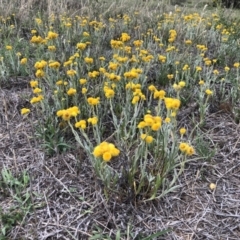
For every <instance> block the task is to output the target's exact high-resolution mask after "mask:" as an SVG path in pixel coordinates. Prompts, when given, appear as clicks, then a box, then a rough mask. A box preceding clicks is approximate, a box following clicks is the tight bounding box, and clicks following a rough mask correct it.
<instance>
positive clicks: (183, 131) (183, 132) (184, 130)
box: [179, 128, 187, 135]
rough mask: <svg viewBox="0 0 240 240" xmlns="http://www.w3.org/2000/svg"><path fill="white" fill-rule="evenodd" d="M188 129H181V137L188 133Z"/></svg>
mask: <svg viewBox="0 0 240 240" xmlns="http://www.w3.org/2000/svg"><path fill="white" fill-rule="evenodd" d="M186 131H187V129H186V128H180V130H179V132H180V134H181V135H184V134H185V133H186Z"/></svg>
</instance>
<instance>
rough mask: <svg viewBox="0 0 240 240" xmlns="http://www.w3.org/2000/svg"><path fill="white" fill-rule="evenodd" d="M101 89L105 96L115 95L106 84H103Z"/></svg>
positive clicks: (111, 96)
mask: <svg viewBox="0 0 240 240" xmlns="http://www.w3.org/2000/svg"><path fill="white" fill-rule="evenodd" d="M103 91H104V93H105V97H106V98H113V97H114V95H115V92H114V90H113V89H112V88H110V87H108V86H104V88H103Z"/></svg>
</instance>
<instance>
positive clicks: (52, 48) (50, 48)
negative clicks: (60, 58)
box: [48, 46, 57, 52]
mask: <svg viewBox="0 0 240 240" xmlns="http://www.w3.org/2000/svg"><path fill="white" fill-rule="evenodd" d="M48 50H49V51H51V52H55V51H56V50H57V49H56V47H55V46H48Z"/></svg>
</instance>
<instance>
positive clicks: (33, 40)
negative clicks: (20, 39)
mask: <svg viewBox="0 0 240 240" xmlns="http://www.w3.org/2000/svg"><path fill="white" fill-rule="evenodd" d="M43 41H44V40H43V38H42V37H41V36H35V35H34V36H32V38H31V40H30V42H31V43H37V44H38V43H42V42H43Z"/></svg>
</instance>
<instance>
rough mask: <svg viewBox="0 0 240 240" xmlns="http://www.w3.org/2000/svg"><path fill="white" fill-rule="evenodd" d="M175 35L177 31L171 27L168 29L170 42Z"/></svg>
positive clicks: (174, 38) (173, 39)
mask: <svg viewBox="0 0 240 240" xmlns="http://www.w3.org/2000/svg"><path fill="white" fill-rule="evenodd" d="M176 37H177V32H176V30H174V29H171V30H170V31H169V38H168V42H170V43H172V42H174V41H175V40H176Z"/></svg>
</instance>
